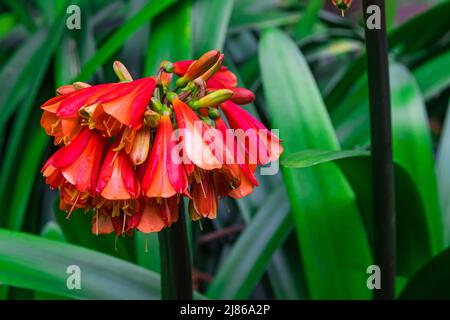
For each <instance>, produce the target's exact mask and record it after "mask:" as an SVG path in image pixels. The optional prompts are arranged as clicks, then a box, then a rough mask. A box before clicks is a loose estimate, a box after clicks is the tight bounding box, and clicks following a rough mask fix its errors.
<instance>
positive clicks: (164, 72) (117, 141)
mask: <svg viewBox="0 0 450 320" xmlns="http://www.w3.org/2000/svg"><path fill="white" fill-rule="evenodd" d="M222 62H223V55H222V54H220V52H218V51H210V52H207V53H206V54H204V55H203V56H202V57H200V58H199V59H198V60H196V61H179V62H175V63H171V62H168V61H163V62H162V63H161V66H160V69H159V72H158V74H157V75H156V76H154V77H148V78H142V79H137V80H133V79H132V78H131V76H130V74H129V73H128V71H127V70H126V68H125V67H124V66H123V65H122V64H121V63H120V62H115V63H114V71H115V72H116V74H117V76H118V78H119V82H117V83H107V84H100V85H95V86H91V85H89V84H86V83H81V82H76V83H74V84H72V85H66V86H63V87H61V88H59V89H58V90H57V94H58V95H57V96H56V97H54V98H52V99H50V100H48V101H47V102H45V103H44V104H43V105H42V106H41V108H42V109H43V110H44V112H43V114H42V118H41V125H42V127H43V128H44V129H45V131H46V132H47V134H48V135H50V136H52V137H53V138H54V143H55V145H58V146H60V148H59V149H58V150H57V151H56V152H55V153H54V154H53V155H52V156H51V157H50V158H49V159H48V160H47V162H46V163H45V165H44V167H43V168H42V173H43V175H44V177H45V179H46V183H47V184H48V185H49V186H50V187H52V188H57V189H58V190H59V192H60V208H61V209H62V210H66V211H67V212H68V215H67V217H68V218H69V217H70V215H71V214H72V212H73V211H74V210H75V209H78V208H82V209H84V212H85V213H88V212H92V213H93V223H92V232H94V233H95V234H107V233H111V232H115V233H116V234H118V235H119V234H130V233H131V232H133V231H134V230H135V229H138V230H140V231H141V232H144V233H149V232H157V231H160V230H161V229H163V228H164V227H167V226H170V225H171V224H172V223H174V222H176V221H177V219H178V205H179V203H180V201H182V197H183V196H186V197H188V198H189V213H190V217H191V219H192V220H198V219H200V218H210V219H213V218H215V217H216V214H217V207H218V205H217V201H218V197H219V196H220V197H225V196H230V197H233V198H241V197H244V196H246V195H248V194H250V193H251V192H252V191H253V188H254V187H255V186H257V185H258V182H257V180H256V178H255V175H254V173H255V170H256V166H257V165H263V164H267V163H269V162H270V161H273V160H277V159H278V158H279V156H280V154H281V153H282V151H283V149H282V147H281V144H280V140H279V139H278V137H277V136H275V135H274V134H272V133H271V132H270V131H269V130H268V129H267V128H265V127H264V125H263V124H261V123H260V122H259V121H258V120H256V119H255V118H254V117H253V116H251V115H250V114H249V113H248V112H247V111H245V110H244V109H243V108H241V107H240V106H239V105H245V104H248V103H250V102H252V101H253V100H254V98H255V96H254V94H253V93H252V92H251V91H249V90H247V89H244V88H238V87H237V80H236V76H235V75H234V74H233V73H232V72H230V71H229V70H228V69H227V68H226V67H224V66H222ZM175 78H176V80H175ZM222 114H223V115H225V117H224V118H223V117H222ZM230 129H234V130H238V129H239V130H243V131H244V132H246V131H248V130H249V129H251V130H253V131H254V132H255V134H252V135H246V136H245V140H244V142H242V140H241V141H238V139H237V137H236V136H232V138H231V139H232V142H233V143H232V144H230V143H229V141H228V140H227V141H226V139H228V138H229V134H228V133H229V131H231V130H230ZM230 145H231V146H230ZM255 146H256V148H255Z"/></svg>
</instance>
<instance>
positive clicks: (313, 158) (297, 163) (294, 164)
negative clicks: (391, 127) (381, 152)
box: [281, 149, 370, 168]
mask: <svg viewBox="0 0 450 320" xmlns="http://www.w3.org/2000/svg"><path fill="white" fill-rule="evenodd" d="M368 155H370V151H368V150H317V149H312V150H303V151H299V152H295V153H291V154H284V155H283V157H282V159H281V165H282V166H284V167H287V168H306V167H311V166H314V165H317V164H320V163H324V162H329V161H334V160H339V159H344V158H351V157H360V156H368Z"/></svg>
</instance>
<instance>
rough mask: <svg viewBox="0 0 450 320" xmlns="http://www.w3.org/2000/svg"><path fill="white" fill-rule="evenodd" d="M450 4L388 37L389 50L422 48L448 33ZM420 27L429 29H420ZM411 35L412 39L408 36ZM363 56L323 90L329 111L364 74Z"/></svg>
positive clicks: (410, 21) (426, 14)
mask: <svg viewBox="0 0 450 320" xmlns="http://www.w3.org/2000/svg"><path fill="white" fill-rule="evenodd" d="M449 10H450V1H448V0H444V1H442V2H441V3H439V4H437V5H435V6H434V7H433V8H431V9H430V10H428V11H426V12H423V13H421V14H420V15H417V16H416V17H414V18H412V19H410V20H408V21H407V22H405V23H404V24H402V25H400V26H399V27H397V28H394V29H392V30H391V31H390V32H389V34H388V40H389V47H390V49H393V48H395V47H401V48H402V49H403V50H406V49H412V48H417V47H419V46H421V47H426V46H427V45H428V44H430V43H434V42H436V41H437V40H438V39H439V38H441V37H443V36H444V35H445V34H447V32H448V15H447V12H449ZM423 26H433V27H432V28H424V27H423ZM412 35H414V36H412ZM366 58H367V56H366V54H365V53H364V54H362V55H361V56H360V57H359V58H358V59H357V60H355V62H353V63H352V64H351V65H350V66H349V67H348V68H347V70H346V71H345V73H344V74H343V75H342V76H340V77H339V79H338V81H336V82H333V83H331V85H330V86H329V87H328V88H327V90H326V99H325V102H326V104H327V106H328V107H329V108H331V109H333V108H335V107H336V106H337V105H338V103H340V102H341V100H342V99H343V98H344V97H345V96H346V95H347V93H348V92H349V90H350V89H351V87H352V86H353V85H354V84H355V83H356V82H357V81H358V79H360V78H361V77H362V76H363V74H364V72H365V71H366Z"/></svg>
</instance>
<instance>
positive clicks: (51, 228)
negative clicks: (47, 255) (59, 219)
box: [41, 221, 66, 242]
mask: <svg viewBox="0 0 450 320" xmlns="http://www.w3.org/2000/svg"><path fill="white" fill-rule="evenodd" d="M41 236H42V237H44V238H46V239H49V240H56V241H62V242H65V241H66V238H65V237H64V232H63V231H62V229H61V227H60V226H59V225H58V224H57V223H56V222H54V221H49V222H47V223H46V224H45V226H44V227H43V228H42V231H41Z"/></svg>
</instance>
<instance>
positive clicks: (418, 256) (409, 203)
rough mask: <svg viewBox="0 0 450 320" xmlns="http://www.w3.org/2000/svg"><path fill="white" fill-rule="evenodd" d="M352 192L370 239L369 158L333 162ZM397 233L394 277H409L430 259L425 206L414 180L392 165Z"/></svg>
mask: <svg viewBox="0 0 450 320" xmlns="http://www.w3.org/2000/svg"><path fill="white" fill-rule="evenodd" d="M336 164H337V165H339V167H340V168H341V170H342V172H343V173H344V174H345V176H346V177H347V179H348V181H349V183H350V184H351V186H352V189H353V190H354V191H355V194H356V199H357V202H358V206H359V208H360V210H361V214H362V217H363V220H364V223H365V225H366V229H367V231H368V233H369V235H370V239H373V210H372V209H373V199H372V163H371V158H370V157H368V156H362V157H354V158H345V159H339V160H337V161H336ZM394 174H395V176H394V180H395V199H396V203H395V204H396V231H397V232H396V233H397V241H396V242H397V243H396V245H397V274H398V275H402V276H404V277H409V276H411V275H412V274H413V273H414V272H415V271H417V269H418V268H420V267H421V266H422V265H423V264H424V263H425V262H426V261H427V260H428V259H430V258H431V256H432V253H431V243H430V241H431V240H430V237H429V234H428V228H427V223H426V212H425V206H424V203H423V201H422V198H421V197H420V193H419V190H418V188H417V185H416V184H415V181H414V179H413V177H412V176H411V175H410V174H409V173H408V172H407V171H406V170H405V169H404V168H402V166H400V165H398V164H395V166H394Z"/></svg>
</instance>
